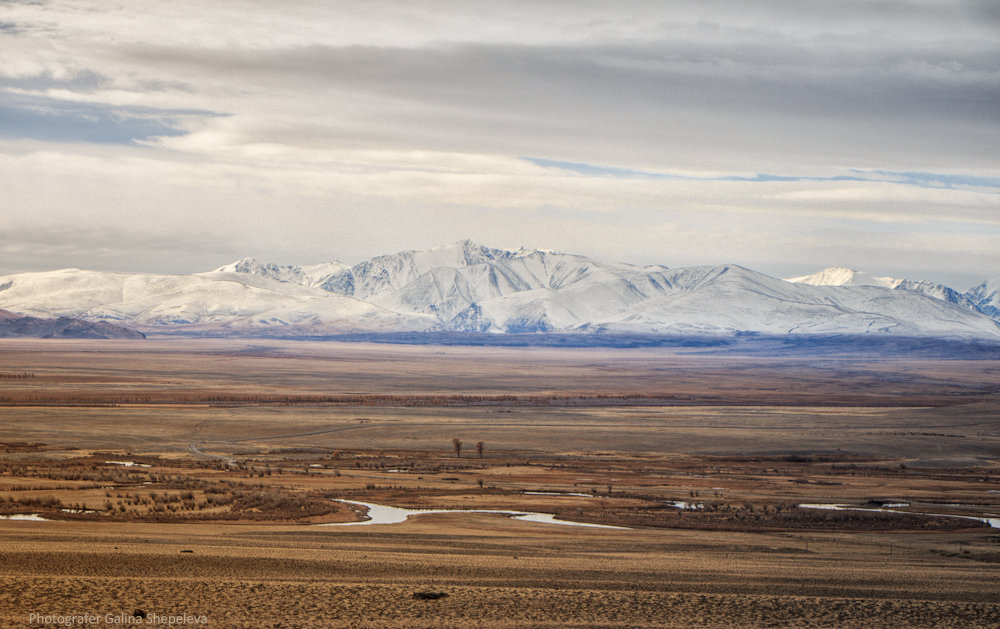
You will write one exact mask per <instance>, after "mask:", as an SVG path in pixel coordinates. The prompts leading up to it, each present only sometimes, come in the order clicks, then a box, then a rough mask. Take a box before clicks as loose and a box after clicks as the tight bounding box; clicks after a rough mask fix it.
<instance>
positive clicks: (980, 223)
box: [0, 0, 1000, 278]
mask: <svg viewBox="0 0 1000 629" xmlns="http://www.w3.org/2000/svg"><path fill="white" fill-rule="evenodd" d="M989 10H990V5H989V3H982V2H951V3H947V2H935V3H927V2H916V1H914V2H904V1H895V0H892V1H890V0H887V1H884V2H870V1H865V2H861V1H856V2H855V1H852V0H845V1H844V2H838V3H820V2H815V3H813V2H806V3H802V2H784V1H779V0H773V1H771V2H762V3H754V4H753V6H749V5H747V4H746V3H743V2H735V1H731V2H726V1H713V2H704V1H702V2H694V1H692V2H678V3H671V4H670V6H669V8H666V7H665V6H664V5H662V4H660V3H650V2H640V1H635V2H620V3H618V2H616V3H598V2H579V1H574V2H567V3H560V2H552V3H537V2H524V3H496V2H461V3H459V2H431V3H416V4H415V3H405V2H365V3H357V2H345V3H331V2H326V1H319V0H316V1H315V2H307V1H299V2H288V3H281V4H280V5H261V4H260V3H250V2H236V1H232V2H223V1H220V2H212V3H207V4H206V3H203V2H197V3H195V2H184V1H180V0H178V1H176V2H170V3H163V2H152V1H151V0H150V1H139V0H136V1H134V2H129V3H125V4H123V5H120V6H118V7H110V5H107V6H106V5H102V4H80V3H76V2H63V1H54V2H49V3H45V4H41V5H37V4H22V3H16V2H9V3H4V4H3V6H2V7H0V23H2V24H4V25H6V26H5V27H3V28H0V41H2V42H3V45H4V51H5V52H4V55H3V56H2V58H0V94H6V95H7V99H6V100H7V103H9V107H11V108H13V109H10V111H9V112H8V113H9V115H8V117H7V118H4V117H3V116H4V115H5V113H4V112H5V111H7V110H4V109H3V108H2V106H0V131H3V137H6V138H8V140H7V141H6V142H3V143H2V144H0V186H3V187H4V190H5V206H6V207H7V208H10V211H9V212H5V216H4V219H5V224H6V225H7V226H8V227H7V228H8V229H10V230H17V231H16V233H17V234H21V235H22V236H24V235H25V234H28V233H31V234H33V236H32V237H31V238H32V239H33V240H32V241H33V242H36V241H37V242H39V243H41V241H44V234H45V233H49V232H50V233H52V234H53V236H52V243H53V245H52V247H50V248H48V249H47V248H45V247H44V246H41V245H39V246H38V247H34V248H30V249H20V250H18V251H17V255H16V259H15V257H11V256H12V255H13V254H10V255H7V256H6V257H4V258H2V259H0V264H4V265H7V266H8V267H10V268H14V267H18V265H20V266H19V267H18V268H27V267H31V268H39V267H44V266H46V265H48V264H49V261H50V260H51V261H52V262H55V261H56V260H58V264H59V265H67V264H69V265H74V266H87V265H90V264H91V261H90V260H88V253H87V252H88V251H90V249H88V248H87V247H85V246H81V247H73V246H71V245H72V243H71V242H70V241H71V239H72V237H73V235H74V234H78V235H79V234H84V233H90V232H88V231H87V230H99V231H100V232H102V233H107V234H114V235H115V237H116V238H119V239H120V240H121V247H120V250H119V251H118V253H115V252H114V251H110V250H107V249H102V250H101V251H102V253H100V254H99V255H97V254H94V255H95V257H94V258H93V259H94V260H97V261H98V263H100V264H105V265H117V266H118V267H119V268H123V269H129V268H143V269H150V268H151V267H152V266H155V265H153V263H152V262H151V260H153V259H156V260H161V261H162V263H163V267H162V268H160V269H159V270H164V271H171V270H177V271H189V270H197V269H203V268H211V267H212V266H214V265H216V264H217V263H221V262H224V261H226V259H227V258H228V257H236V256H242V255H246V254H255V255H260V256H262V257H274V258H276V259H277V258H278V257H281V260H283V261H302V262H307V261H310V260H318V259H328V258H337V257H339V258H345V259H348V260H351V259H359V258H361V257H364V256H367V255H371V254H374V253H378V252H386V251H392V250H395V249H401V248H412V247H422V246H432V245H436V244H441V243H443V242H448V241H452V240H456V239H458V238H462V237H473V238H476V239H479V240H482V241H484V242H486V243H489V244H497V245H512V246H517V245H519V244H527V245H533V246H543V247H554V248H561V249H565V250H574V249H578V250H580V251H581V252H584V253H590V254H593V255H597V256H601V257H615V258H619V259H634V260H636V261H640V262H664V263H669V264H672V265H679V264H685V263H688V262H712V261H723V260H725V261H733V262H740V263H744V264H747V265H749V266H755V267H757V268H760V269H761V270H764V271H768V270H769V269H785V268H788V267H791V266H796V267H797V268H796V269H795V270H803V271H806V270H811V269H812V268H813V267H817V268H818V267H821V266H826V264H827V263H829V262H831V260H830V258H834V257H835V258H837V263H840V264H847V265H851V264H854V263H853V262H852V260H859V261H879V260H882V262H883V263H884V264H887V263H889V262H891V263H892V264H893V265H897V266H900V265H903V266H905V264H914V265H918V264H924V261H925V260H927V259H928V256H929V255H930V254H931V253H940V252H949V253H948V255H947V256H943V255H942V256H941V257H940V259H941V264H942V268H941V269H939V270H938V271H937V273H938V275H939V276H941V277H943V276H950V277H958V278H966V277H969V278H971V277H972V276H974V275H981V276H985V275H986V274H1000V269H997V268H996V267H995V265H991V263H990V260H989V256H987V255H986V254H985V253H984V244H983V243H984V242H988V241H989V240H990V238H992V236H993V235H994V234H995V232H996V228H997V224H998V221H1000V216H998V215H1000V211H998V210H1000V203H998V199H1000V196H998V195H997V194H995V192H996V191H995V190H990V189H986V188H983V187H979V188H970V187H965V188H962V187H960V186H958V187H956V188H955V189H946V188H935V189H928V188H918V187H916V186H915V185H909V183H910V182H906V181H901V182H897V183H877V182H857V181H824V182H816V181H785V182H751V181H681V180H672V179H657V178H652V177H645V178H644V177H633V178H628V177H610V176H602V175H600V174H581V173H572V172H560V171H559V170H558V169H550V168H549V169H547V168H542V167H540V166H536V165H533V164H531V163H529V162H526V161H525V160H523V159H520V158H522V157H524V156H528V157H539V158H546V159H555V160H566V161H575V162H583V163H591V164H596V165H601V166H607V167H617V168H622V169H634V170H640V171H651V172H669V173H683V174H685V175H687V176H688V177H692V178H696V177H705V178H712V177H716V178H718V177H725V176H728V175H742V176H750V177H752V176H753V175H755V174H757V173H772V174H777V175H790V176H791V175H794V176H800V177H817V178H829V177H835V176H838V175H844V174H847V173H851V172H853V170H852V169H862V170H885V171H897V172H931V173H943V174H952V175H969V174H976V175H979V176H981V177H993V178H996V177H998V176H1000V171H998V170H997V168H996V166H995V164H998V163H1000V154H998V153H1000V148H998V147H1000V125H997V124H996V111H995V103H996V102H1000V80H998V79H1000V54H998V48H1000V46H998V43H997V42H998V38H997V31H996V28H995V27H994V26H991V22H990V21H989V19H984V16H987V17H988V15H989ZM15 97H16V99H15ZM51 103H63V104H76V105H79V106H80V107H84V106H86V107H88V108H90V109H78V110H74V111H76V112H77V114H78V115H80V116H82V115H83V114H86V113H88V112H92V113H93V114H94V116H93V117H94V119H95V120H96V121H97V122H92V126H93V128H90V129H89V131H88V133H90V134H91V135H92V134H94V133H100V132H101V130H102V128H103V127H102V126H101V124H104V125H106V126H107V127H108V129H109V130H108V134H109V136H108V137H109V141H110V140H111V139H114V142H115V143H111V144H108V145H106V146H94V145H93V144H82V143H77V144H73V143H71V142H69V141H68V140H70V139H76V140H79V138H70V137H69V136H67V137H64V138H59V137H58V133H59V127H58V125H53V127H52V128H51V129H50V130H49V131H50V132H49V133H47V134H46V135H45V137H40V136H39V135H38V134H36V135H35V136H32V135H28V134H27V126H25V123H24V122H23V121H24V119H25V116H28V114H29V113H31V112H34V113H35V114H37V113H38V110H39V108H40V107H43V106H49V105H51ZM32 108H34V109H32ZM50 109H52V108H51V107H50ZM53 111H54V112H55V113H54V114H51V115H55V116H58V115H60V111H61V110H60V109H59V108H58V107H56V108H54V109H53ZM81 112H82V113H81ZM19 116H20V117H19ZM121 119H127V120H129V121H133V122H134V121H136V120H140V121H143V122H148V123H149V125H144V126H143V125H139V124H137V123H136V124H123V125H118V126H117V127H115V128H114V129H111V127H112V126H114V125H113V124H112V123H113V122H114V121H116V120H121ZM6 120H10V121H11V122H10V123H9V126H8V127H7V128H4V126H3V125H4V124H5V121H6ZM18 121H20V122H18ZM34 122H35V123H38V121H37V120H34ZM43 122H44V121H43ZM63 122H64V124H65V125H71V124H75V123H74V121H73V120H65V121H63ZM39 124H41V123H39ZM81 124H82V123H81ZM19 125H20V126H19ZM156 125H159V126H162V127H163V128H169V129H173V130H174V131H175V132H176V133H178V135H174V136H165V137H160V138H155V139H149V138H148V133H149V129H151V128H156ZM112 130H113V131H114V132H115V133H116V134H118V135H115V136H114V138H112V134H111V131H112ZM19 131H21V132H22V135H18V132H19ZM129 132H133V133H134V139H135V141H134V142H133V143H132V144H125V143H123V141H121V140H120V139H118V136H121V135H123V134H127V133H129ZM87 137H90V135H88V136H87ZM60 140H62V141H60ZM6 214H10V216H9V217H8V216H7V215H6ZM942 217H946V218H947V220H949V221H951V223H953V225H952V226H951V227H949V229H948V230H947V231H943V230H942V229H941V225H940V219H941V218H942ZM12 233H13V232H12ZM886 233H891V234H894V238H893V239H892V243H893V244H892V246H891V247H886V246H885V245H884V243H883V240H884V237H885V234H886ZM865 234H874V236H872V237H870V238H869V237H865ZM90 240H93V239H92V238H90ZM102 242H103V241H102ZM191 243H197V246H191ZM962 250H965V251H967V252H968V259H967V260H962V259H961V257H960V255H959V253H958V252H960V251H962ZM10 251H11V250H9V249H8V253H10ZM33 251H34V252H37V255H35V258H34V259H32V256H33V253H32V252H33ZM176 251H185V252H186V253H185V254H184V256H182V257H181V259H178V256H176V255H174V254H172V253H170V252H176ZM886 251H891V252H893V258H892V260H885V259H883V258H881V257H880V256H879V255H876V254H877V253H878V252H886ZM144 253H145V254H146V257H145V258H143V254H144ZM291 256H295V259H290V257H291ZM304 258H308V259H304ZM171 265H177V266H176V267H171ZM857 265H860V262H859V263H858V264H857ZM925 266H926V264H925ZM945 266H946V267H947V268H945ZM2 270H3V269H0V271H2ZM871 270H872V271H875V272H888V269H884V268H872V269H871ZM775 272H777V271H775ZM893 272H895V271H893Z"/></svg>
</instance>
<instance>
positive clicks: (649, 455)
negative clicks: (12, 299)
mask: <svg viewBox="0 0 1000 629" xmlns="http://www.w3.org/2000/svg"><path fill="white" fill-rule="evenodd" d="M974 358H975V359H957V358H952V359H941V358H921V357H920V356H906V357H899V356H888V357H884V356H883V357H878V356H866V357H863V358H859V357H857V356H852V355H849V354H838V353H836V352H833V353H827V354H823V355H794V354H785V355H775V356H763V355H739V354H735V353H731V352H724V351H716V350H713V349H711V348H708V349H705V348H702V349H697V348H630V349H614V348H600V349H596V348H591V349H586V348H562V349H556V348H539V347H520V348H518V347H461V346H437V345H419V346H410V345H388V344H373V343H338V342H306V341H280V340H253V341H250V340H222V339H217V340H173V339H153V340H143V341H70V340H61V341H54V340H53V341H42V340H3V341H0V516H5V518H4V519H0V583H2V587H0V626H2V627H32V626H34V627H41V626H59V625H57V624H56V622H57V621H58V619H59V618H62V620H63V622H68V620H67V619H68V618H69V617H77V616H85V615H91V616H92V617H93V618H95V619H96V620H90V621H89V622H90V626H104V625H111V626H116V625H117V626H121V625H125V624H140V625H145V626H151V625H153V624H154V621H157V622H159V624H160V625H161V626H165V623H166V622H167V619H169V618H172V619H173V622H174V624H173V626H204V625H205V624H206V623H207V625H208V626H212V627H330V626H357V627H365V626H370V627H441V626H448V627H452V626H454V627H462V626H489V627H525V626H539V627H557V626H558V627H563V626H597V627H636V626H649V627H747V626H754V627H755V626H760V627H767V626H774V627H814V626H828V627H1000V529H997V528H994V527H991V526H990V525H989V521H990V519H993V520H994V524H996V523H998V522H997V521H996V520H997V519H1000V357H993V358H991V357H990V356H988V355H987V356H982V355H978V356H975V357H974ZM456 440H459V441H460V442H461V445H460V446H459V445H458V444H457V442H456ZM478 444H481V446H480V445H478ZM339 500H348V501H352V502H340V501H339ZM357 503H374V504H378V505H391V506H396V507H406V508H412V509H437V510H452V511H453V512H450V513H428V514H423V515H418V516H415V517H410V518H409V519H407V520H406V521H404V522H399V523H393V524H368V525H347V526H344V525H343V523H350V522H358V521H363V520H364V518H365V511H366V510H365V508H364V507H363V506H361V505H359V504H357ZM800 505H818V506H830V505H847V506H850V507H854V508H855V509H853V510H852V509H844V510H834V509H831V508H814V507H802V506H800ZM463 510H504V511H514V512H534V513H542V514H553V515H554V516H555V518H556V520H555V523H551V522H544V521H542V522H539V521H525V520H519V519H514V518H512V516H511V515H510V514H503V513H483V512H472V513H468V512H464V513H463V512H460V511H463ZM954 516H961V517H954ZM20 518H31V519H20ZM559 522H572V523H577V524H597V525H602V526H601V527H593V526H578V525H567V524H560V523H559ZM322 524H337V525H335V526H320V525H322ZM610 527H614V528H610ZM139 610H141V611H142V612H144V613H145V614H146V618H141V617H140V618H136V617H135V616H134V614H135V612H137V611H139ZM182 621H183V624H182ZM195 622H197V623H198V625H195V624H194V623H195ZM78 624H79V622H78ZM63 626H65V625H63Z"/></svg>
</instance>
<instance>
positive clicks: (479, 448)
mask: <svg viewBox="0 0 1000 629" xmlns="http://www.w3.org/2000/svg"><path fill="white" fill-rule="evenodd" d="M476 453H477V454H479V458H480V459H481V458H483V442H482V441H477V442H476Z"/></svg>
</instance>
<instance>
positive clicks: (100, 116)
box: [0, 94, 214, 144]
mask: <svg viewBox="0 0 1000 629" xmlns="http://www.w3.org/2000/svg"><path fill="white" fill-rule="evenodd" d="M4 101H5V102H4V103H2V104H0V137H2V138H7V139H30V140H42V141H46V142H87V143H94V144H133V143H135V142H136V141H140V140H147V139H149V138H152V137H156V136H176V135H183V134H184V133H186V132H185V131H183V130H182V129H180V128H179V125H180V121H181V119H183V118H186V117H189V116H192V115H201V116H204V115H214V114H211V112H202V111H181V110H163V109H154V108H146V107H111V106H108V105H99V104H90V103H68V102H65V101H59V100H55V99H47V98H39V97H21V96H14V97H10V95H9V94H8V95H5V97H4Z"/></svg>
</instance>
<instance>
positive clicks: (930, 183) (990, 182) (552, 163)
mask: <svg viewBox="0 0 1000 629" xmlns="http://www.w3.org/2000/svg"><path fill="white" fill-rule="evenodd" d="M520 159H523V160H525V161H528V162H531V163H532V164H535V165H536V166H541V167H543V168H556V169H559V170H566V171H570V172H574V173H579V174H581V175H592V176H600V177H604V176H607V177H619V178H630V179H675V180H682V181H745V182H761V183H764V182H776V181H777V182H786V181H787V182H798V181H809V182H819V181H863V182H875V183H894V184H900V185H907V186H917V187H920V188H948V189H954V188H967V187H971V188H997V189H1000V177H982V176H976V175H963V174H941V173H928V172H909V171H906V172H896V171H890V170H860V169H851V170H850V171H849V172H850V173H851V174H849V175H830V176H825V177H820V176H803V175H777V174H773V173H756V174H754V175H719V176H716V177H694V176H691V175H680V174H676V173H654V172H646V171H641V170H633V169H630V168H615V167H609V166H595V165H593V164H586V163H582V162H566V161H560V160H554V159H543V158H540V157H521V158H520ZM997 194H1000V192H997Z"/></svg>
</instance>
